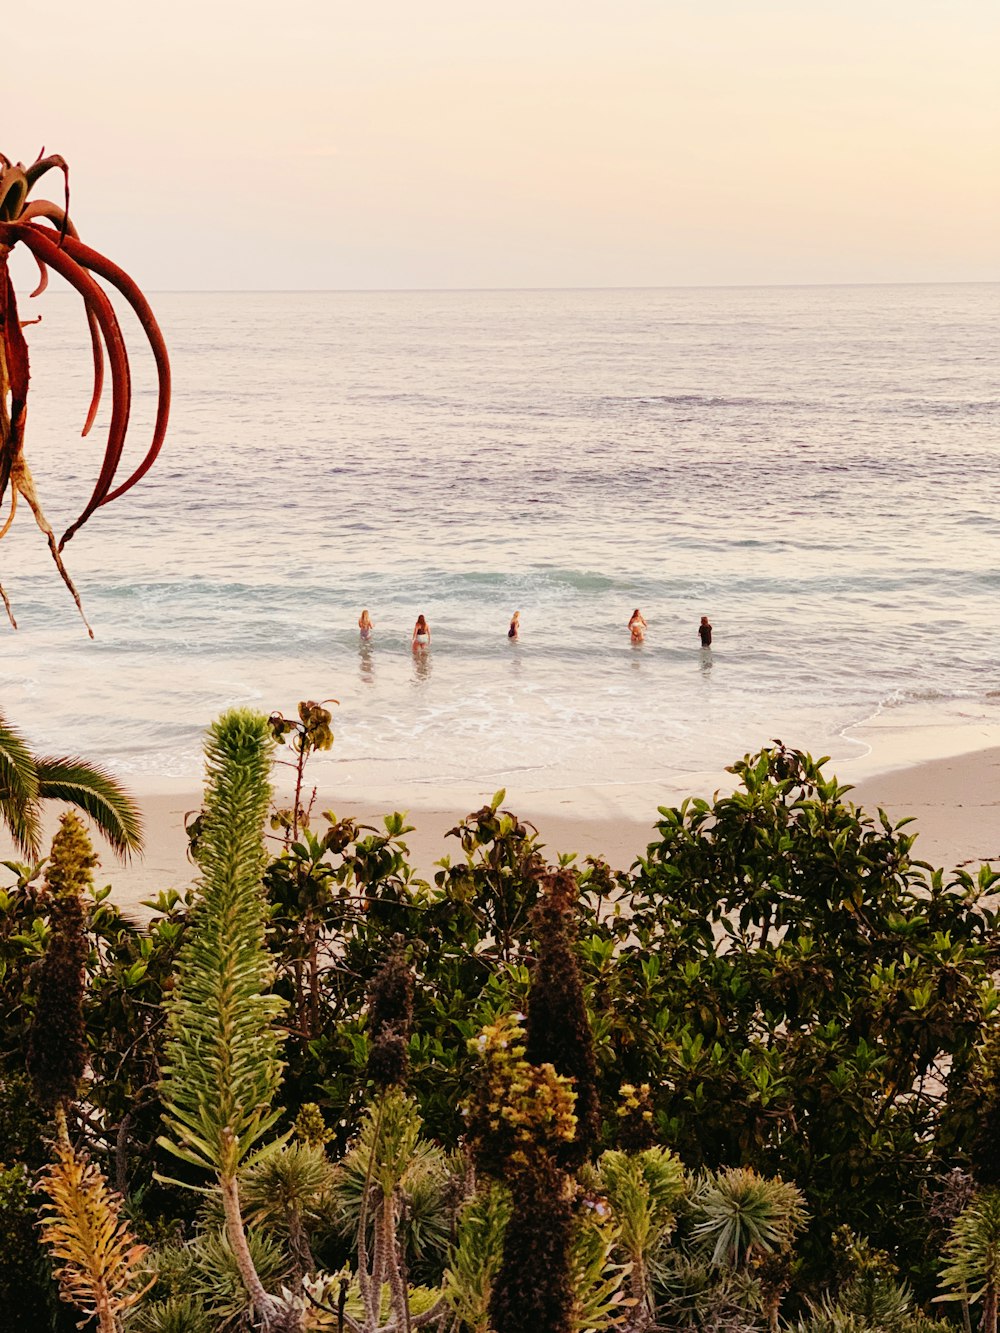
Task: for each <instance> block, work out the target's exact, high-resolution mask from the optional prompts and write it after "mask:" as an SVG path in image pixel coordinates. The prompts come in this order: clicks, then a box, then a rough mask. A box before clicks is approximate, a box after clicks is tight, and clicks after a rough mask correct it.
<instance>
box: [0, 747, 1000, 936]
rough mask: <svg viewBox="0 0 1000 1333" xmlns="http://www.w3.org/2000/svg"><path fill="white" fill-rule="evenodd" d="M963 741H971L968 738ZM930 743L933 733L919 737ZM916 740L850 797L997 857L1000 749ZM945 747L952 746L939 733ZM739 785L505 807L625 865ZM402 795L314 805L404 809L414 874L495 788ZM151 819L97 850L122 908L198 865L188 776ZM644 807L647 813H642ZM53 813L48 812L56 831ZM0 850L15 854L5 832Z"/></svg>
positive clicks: (855, 772) (155, 804)
mask: <svg viewBox="0 0 1000 1333" xmlns="http://www.w3.org/2000/svg"><path fill="white" fill-rule="evenodd" d="M950 737H951V745H952V746H954V745H955V744H960V743H961V740H962V734H961V733H959V734H958V735H957V736H956V733H954V732H952V733H950ZM967 739H972V737H971V736H969V737H967ZM923 740H924V744H925V746H926V743H927V737H924V738H923ZM915 745H916V742H915V741H914V740H913V738H912V737H911V738H910V740H909V742H908V744H906V745H902V746H900V745H895V746H894V747H893V748H892V749H891V750H887V749H885V747H882V748H881V750H880V749H879V748H878V747H875V748H874V749H873V751H872V753H871V754H870V755H868V756H866V757H865V758H864V759H859V760H856V761H853V762H848V763H843V764H841V765H839V766H838V769H839V771H838V776H839V777H840V779H841V780H842V781H843V782H849V783H852V784H854V786H853V790H852V792H851V796H850V799H851V800H853V801H854V802H855V804H857V805H860V806H862V807H864V808H865V809H870V810H873V811H874V810H875V809H877V808H878V807H882V808H884V809H885V810H886V811H887V813H888V814H889V815H890V816H891V817H893V818H894V819H903V818H905V817H907V816H912V817H913V818H914V820H915V824H914V828H915V829H916V831H917V833H918V841H917V844H916V848H915V852H916V855H917V856H918V857H919V858H920V859H922V860H926V861H929V862H931V863H932V864H933V865H935V866H943V867H945V868H946V869H952V868H954V867H956V866H964V867H965V868H969V867H973V866H976V865H978V864H979V863H980V862H983V861H988V862H993V863H996V864H997V865H1000V745H992V746H990V747H988V748H979V749H975V750H971V751H966V752H964V753H958V754H943V755H938V756H937V757H934V758H929V759H926V760H924V761H923V762H917V763H908V762H906V758H907V756H908V754H910V753H912V751H913V749H914V747H915ZM934 745H935V746H936V748H938V749H947V748H948V746H947V744H946V743H945V742H944V740H943V739H942V738H940V737H937V738H935V739H934ZM890 760H895V765H896V766H894V767H892V768H887V769H885V770H882V771H875V772H872V771H870V770H871V768H872V766H873V765H874V764H877V763H879V762H881V763H888V762H889V761H890ZM731 783H732V776H731V775H730V774H728V773H725V772H723V773H689V774H686V775H684V780H683V783H681V782H678V784H677V785H676V786H675V788H673V789H671V790H662V789H661V790H659V791H657V790H654V789H653V787H652V786H651V785H649V784H641V785H638V784H637V787H636V788H628V789H622V788H621V787H601V786H599V785H590V786H580V787H579V788H574V789H566V790H562V791H555V792H551V791H550V792H545V793H539V792H530V791H522V792H518V791H514V790H511V791H509V792H508V794H507V799H506V801H505V805H506V807H507V808H509V809H512V810H514V811H515V813H516V814H517V815H518V816H519V817H520V818H521V819H524V820H527V821H529V822H530V823H532V824H533V825H534V826H535V827H536V828H537V830H538V832H539V836H540V837H541V840H542V842H543V843H544V845H545V847H546V850H547V853H548V855H549V856H550V857H551V858H552V859H553V860H554V859H555V858H556V856H557V855H558V854H559V853H566V852H575V853H576V854H577V855H578V856H579V857H580V859H581V860H582V859H583V858H584V857H586V856H588V855H594V856H603V857H604V858H605V859H606V860H607V861H609V862H610V864H611V865H612V867H613V868H614V869H627V868H628V867H629V866H630V865H631V864H632V863H633V862H634V861H635V859H636V858H637V857H638V856H640V855H642V854H643V853H644V851H645V849H646V846H647V844H648V843H649V842H651V841H652V840H653V837H654V829H653V825H654V822H655V819H656V810H657V806H658V805H666V804H674V803H677V802H679V801H680V800H681V799H683V797H684V796H685V795H700V796H705V797H710V796H711V795H712V794H713V792H715V791H720V792H724V791H726V790H728V789H729V788H730V786H731ZM419 795H420V796H421V797H422V801H421V800H414V799H413V796H414V793H412V792H407V793H403V796H404V797H405V798H406V799H403V800H395V801H393V800H392V799H390V798H385V799H382V800H378V799H366V800H364V801H351V800H339V799H335V798H331V797H330V796H329V794H328V793H324V792H323V791H320V792H319V793H318V794H317V797H316V802H315V807H314V809H315V811H316V812H320V811H323V810H325V809H329V808H333V809H334V810H335V811H336V813H337V815H338V816H341V817H344V816H350V817H352V818H355V819H357V820H359V821H360V822H361V823H363V824H367V825H370V826H372V827H374V828H378V829H380V828H381V827H382V815H383V814H384V813H385V812H386V811H388V810H390V809H393V808H395V809H402V810H405V811H408V822H409V823H410V824H412V825H413V831H412V832H410V833H408V834H407V835H406V842H407V845H408V847H409V849H410V853H411V856H412V861H413V865H414V867H415V868H416V870H417V872H418V873H419V874H421V875H424V876H427V877H429V876H431V875H432V874H433V872H434V864H435V862H436V861H438V860H440V858H441V857H443V856H445V855H451V856H452V857H453V858H454V857H455V856H457V855H460V854H461V849H460V847H459V845H458V841H457V839H455V838H449V837H448V836H447V834H448V831H449V830H450V829H452V828H454V826H455V825H456V824H457V823H458V822H459V820H460V819H461V818H462V817H464V815H465V814H467V813H468V812H469V811H470V810H473V809H476V808H478V807H479V806H481V805H482V804H483V803H484V802H485V801H486V800H488V799H489V797H490V796H491V795H492V793H491V792H487V791H481V792H479V791H475V790H473V789H469V790H468V791H462V792H458V791H455V790H454V789H447V790H438V791H436V792H435V793H434V794H433V795H434V796H436V797H437V798H438V799H437V800H436V801H435V800H434V799H428V794H427V793H426V792H424V793H419ZM140 801H141V804H142V808H143V812H144V815H145V823H146V839H147V843H146V854H145V856H144V857H143V858H142V859H141V860H138V861H136V862H134V863H132V864H130V865H126V866H121V865H118V864H116V863H115V861H114V858H113V857H112V856H111V854H110V852H108V851H107V849H104V850H103V851H101V849H100V848H99V849H98V850H99V851H101V867H100V869H99V870H98V882H105V883H106V882H110V883H111V884H112V885H113V896H114V898H115V900H116V901H117V902H119V903H121V904H122V906H124V907H127V908H129V909H136V908H139V909H140V914H143V913H142V911H141V907H140V905H141V903H142V902H143V900H144V899H148V898H150V897H153V896H155V895H156V894H157V893H158V892H159V890H160V889H164V888H168V887H171V886H173V887H176V888H184V887H186V886H187V885H188V884H190V882H191V880H192V878H193V875H194V870H193V867H192V866H191V864H190V862H189V861H188V860H187V857H186V845H187V844H186V838H185V834H184V819H185V816H186V814H188V813H189V812H192V811H195V810H197V808H198V807H199V805H200V795H199V793H198V792H196V791H194V790H192V789H191V788H190V784H184V786H183V788H182V789H178V790H174V791H171V792H158V793H157V792H151V793H147V794H143V795H141V796H140ZM642 810H646V811H648V814H647V816H646V817H645V818H643V817H641V811H642ZM57 813H58V812H57V811H56V810H54V809H53V810H52V811H49V812H48V823H49V825H50V827H51V826H52V825H53V824H54V821H55V818H56V815H57ZM0 852H2V855H3V857H5V858H7V857H10V856H12V852H11V850H10V848H9V846H8V845H6V844H5V843H4V842H3V841H2V840H0Z"/></svg>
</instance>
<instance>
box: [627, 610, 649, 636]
mask: <svg viewBox="0 0 1000 1333" xmlns="http://www.w3.org/2000/svg"><path fill="white" fill-rule="evenodd" d="M628 632H629V634H631V636H632V642H633V643H642V641H643V640H644V639H645V637H646V621H645V620H644V618H643V614H642V612H641V611H640V610H639V608H638V607H636V608H635V610H634V611H633V612H632V615H631V616H630V617H629V622H628Z"/></svg>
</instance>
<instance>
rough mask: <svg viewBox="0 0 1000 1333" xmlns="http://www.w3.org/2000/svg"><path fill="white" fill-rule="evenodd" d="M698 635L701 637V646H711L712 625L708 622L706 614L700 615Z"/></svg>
mask: <svg viewBox="0 0 1000 1333" xmlns="http://www.w3.org/2000/svg"><path fill="white" fill-rule="evenodd" d="M698 637H699V639H701V646H702V647H703V648H711V646H712V626H711V624H710V623H709V619H708V616H702V618H701V624H700V625H699V626H698Z"/></svg>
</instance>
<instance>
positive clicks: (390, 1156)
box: [333, 1086, 448, 1333]
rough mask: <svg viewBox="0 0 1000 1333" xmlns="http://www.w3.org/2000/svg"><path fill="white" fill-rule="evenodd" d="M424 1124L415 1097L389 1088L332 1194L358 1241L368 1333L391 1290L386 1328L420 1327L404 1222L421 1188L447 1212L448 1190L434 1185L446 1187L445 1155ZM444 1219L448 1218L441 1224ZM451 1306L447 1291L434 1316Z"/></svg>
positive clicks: (344, 1227) (373, 1332)
mask: <svg viewBox="0 0 1000 1333" xmlns="http://www.w3.org/2000/svg"><path fill="white" fill-rule="evenodd" d="M421 1128H422V1122H421V1119H420V1114H419V1112H418V1111H417V1106H416V1102H415V1101H413V1100H412V1099H411V1098H409V1097H407V1096H406V1095H405V1094H404V1093H403V1092H402V1091H401V1089H400V1088H398V1087H394V1086H390V1087H388V1088H386V1089H385V1091H384V1092H383V1093H382V1095H381V1096H380V1097H379V1099H378V1101H377V1102H376V1103H375V1104H374V1105H372V1106H370V1107H369V1108H368V1110H367V1111H366V1112H365V1117H364V1120H363V1121H362V1124H361V1129H360V1130H359V1132H358V1136H357V1139H356V1141H355V1143H354V1144H353V1146H352V1147H351V1149H350V1150H349V1151H348V1153H347V1154H346V1155H345V1157H344V1158H343V1160H342V1161H341V1162H340V1163H339V1165H338V1167H337V1170H336V1173H335V1177H334V1184H333V1196H334V1200H335V1203H336V1205H337V1209H338V1212H339V1217H340V1229H341V1231H342V1233H343V1234H345V1235H351V1234H353V1235H354V1236H355V1237H356V1240H357V1271H356V1273H355V1276H354V1278H353V1279H352V1280H353V1281H354V1282H355V1283H356V1285H357V1290H358V1294H359V1297H360V1300H361V1303H362V1306H363V1308H364V1318H363V1321H362V1325H361V1326H362V1327H363V1328H364V1330H365V1333H378V1330H380V1329H382V1327H383V1324H382V1313H381V1311H382V1305H383V1300H384V1290H383V1289H384V1288H385V1289H387V1290H388V1291H389V1294H390V1306H391V1309H390V1312H389V1315H388V1323H387V1324H386V1326H385V1327H386V1328H387V1329H400V1330H402V1329H405V1328H407V1327H408V1326H412V1327H416V1324H415V1323H414V1319H415V1318H416V1317H417V1316H416V1312H415V1310H414V1307H413V1305H412V1301H411V1297H412V1289H411V1288H410V1286H409V1283H408V1281H407V1272H406V1263H405V1253H404V1246H403V1244H402V1242H401V1238H400V1222H401V1220H402V1218H403V1216H404V1215H405V1214H406V1213H407V1212H408V1210H409V1207H410V1204H411V1201H412V1199H413V1195H414V1192H415V1191H416V1190H417V1189H419V1188H420V1187H421V1186H422V1185H427V1186H430V1193H431V1194H432V1195H433V1194H437V1195H438V1207H439V1211H440V1204H441V1197H440V1196H441V1193H443V1190H441V1191H438V1190H435V1189H434V1184H435V1182H440V1183H441V1184H442V1185H443V1183H444V1180H443V1178H444V1176H445V1174H446V1173H447V1169H448V1168H447V1159H446V1157H445V1154H444V1153H443V1152H442V1151H441V1149H439V1148H436V1147H435V1146H434V1145H433V1144H431V1143H428V1142H427V1141H426V1140H425V1139H423V1138H421V1133H420V1131H421ZM424 1220H425V1222H426V1221H428V1220H429V1219H424ZM441 1224H443V1218H439V1224H438V1227H437V1228H435V1229H440V1226H441ZM431 1229H432V1228H430V1227H427V1226H425V1228H424V1239H427V1240H429V1239H430V1235H429V1232H430V1230H431ZM411 1239H412V1232H411ZM445 1308H446V1307H445V1301H444V1298H443V1296H442V1297H440V1298H439V1300H438V1301H437V1303H436V1305H435V1307H434V1317H435V1318H436V1317H437V1316H438V1315H439V1314H441V1313H443V1311H444V1310H445ZM422 1317H423V1316H421V1318H422ZM425 1322H426V1321H425Z"/></svg>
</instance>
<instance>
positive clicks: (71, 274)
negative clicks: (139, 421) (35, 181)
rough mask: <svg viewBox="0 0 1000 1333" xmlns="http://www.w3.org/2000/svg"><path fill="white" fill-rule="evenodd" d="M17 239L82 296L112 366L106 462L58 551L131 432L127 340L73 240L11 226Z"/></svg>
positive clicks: (95, 500) (105, 481) (102, 489)
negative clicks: (70, 246) (71, 246)
mask: <svg viewBox="0 0 1000 1333" xmlns="http://www.w3.org/2000/svg"><path fill="white" fill-rule="evenodd" d="M9 230H10V231H11V232H16V234H17V238H18V239H19V240H21V241H23V242H24V244H25V245H26V246H27V247H28V249H29V250H31V252H32V254H34V255H36V256H37V257H38V258H40V259H41V260H42V261H43V262H44V263H46V264H47V265H48V266H49V267H50V268H53V269H55V271H56V272H57V273H58V274H60V276H61V277H63V278H65V279H66V281H67V282H68V283H69V284H70V286H72V287H74V288H75V289H76V290H77V291H78V292H79V293H80V295H81V296H82V297H83V299H84V302H85V304H86V306H87V309H88V310H89V311H90V312H91V313H92V314H93V316H94V318H95V319H96V321H97V324H98V325H99V327H100V331H101V335H102V337H103V338H104V343H105V345H106V347H107V351H108V360H109V363H110V366H111V424H110V427H109V429H108V442H107V445H106V447H105V451H104V460H103V463H102V465H101V471H100V475H99V476H98V479H97V484H96V486H95V487H94V491H93V494H92V495H91V497H90V499H89V500H88V502H87V504H86V506H85V507H84V509H83V511H82V513H81V514H80V516H79V518H77V519H76V521H75V522H74V523H72V524H71V525H70V527H69V528H67V530H66V532H65V533H64V534H63V537H62V540H61V541H60V542H59V549H60V550H62V548H63V547H64V546H65V544H66V542H67V541H69V539H70V538H71V537H72V536H73V534H74V533H75V532H77V531H78V530H79V528H80V527H82V525H83V524H84V523H86V521H87V519H88V518H89V517H90V515H91V514H92V513H93V512H94V510H95V509H96V508H97V507H98V505H100V503H101V502H102V500H103V499H104V497H105V496H106V495H107V493H108V491H109V489H110V487H111V483H112V482H113V480H114V476H115V471H116V470H117V467H118V464H119V462H120V460H121V456H122V449H123V447H124V444H125V432H126V430H127V429H128V418H129V410H130V407H131V399H132V386H131V376H130V373H129V364H128V355H127V352H126V350H125V340H124V338H123V337H122V332H121V328H120V327H119V324H118V317H117V316H116V314H115V312H114V308H113V307H112V305H111V302H110V300H109V299H108V296H107V294H106V293H105V292H104V291H103V289H102V288H101V287H100V286H99V285H98V283H96V282H95V281H94V279H93V278H92V277H91V275H90V274H89V273H88V272H87V271H86V269H84V268H82V267H81V266H80V264H78V263H77V262H76V260H75V259H74V258H72V257H71V255H70V254H69V253H68V252H67V250H66V248H65V246H66V243H67V242H69V241H70V239H71V238H70V237H65V238H63V244H62V245H60V244H59V241H58V240H57V239H55V238H53V236H52V235H51V229H50V228H48V227H40V226H38V225H36V224H32V223H28V224H26V225H24V226H20V225H15V226H12V227H10V229H9Z"/></svg>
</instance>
